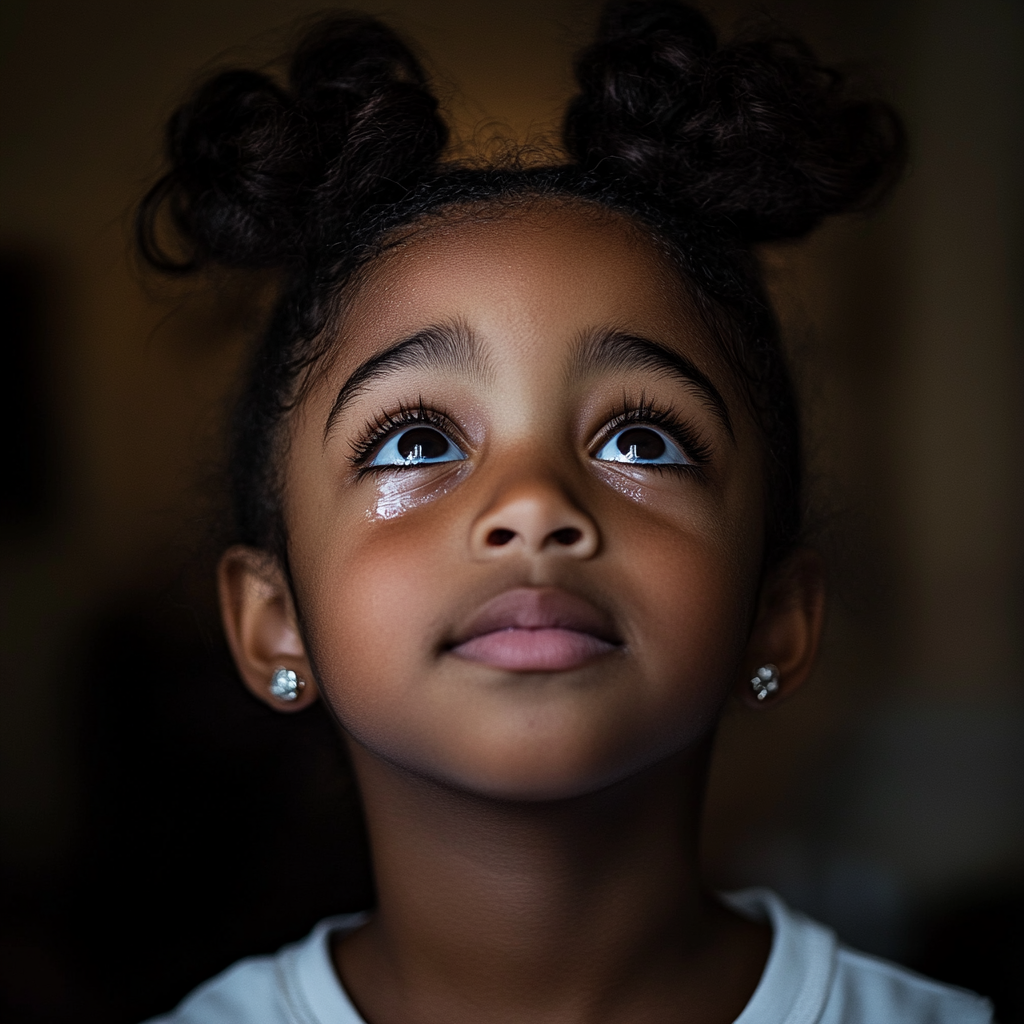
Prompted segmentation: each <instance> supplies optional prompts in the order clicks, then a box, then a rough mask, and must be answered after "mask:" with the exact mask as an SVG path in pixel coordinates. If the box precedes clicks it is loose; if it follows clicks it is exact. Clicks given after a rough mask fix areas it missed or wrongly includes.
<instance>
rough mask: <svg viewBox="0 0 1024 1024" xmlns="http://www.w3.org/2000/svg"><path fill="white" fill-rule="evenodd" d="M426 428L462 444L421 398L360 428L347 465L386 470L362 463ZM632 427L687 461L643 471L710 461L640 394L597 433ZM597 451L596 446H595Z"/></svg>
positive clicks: (707, 447)
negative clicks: (660, 438)
mask: <svg viewBox="0 0 1024 1024" xmlns="http://www.w3.org/2000/svg"><path fill="white" fill-rule="evenodd" d="M424 423H425V424H426V425H427V426H430V427H435V428H436V429H437V430H440V431H441V432H442V433H444V434H447V435H448V436H449V437H451V438H452V440H454V441H455V442H456V443H457V444H460V445H461V444H462V433H461V431H460V430H459V429H458V427H457V426H456V425H455V423H454V421H453V420H452V418H451V416H449V415H448V414H447V413H445V412H443V411H441V410H438V409H431V408H429V407H428V406H425V405H424V404H423V399H422V398H421V399H420V401H419V404H418V405H414V406H410V405H399V407H398V409H397V410H396V411H395V412H387V411H381V413H380V414H379V415H378V416H377V417H376V418H375V419H373V420H368V421H367V423H366V426H365V427H364V428H363V436H362V437H361V438H359V439H358V440H355V441H352V442H351V447H352V455H351V456H350V461H351V463H352V465H353V466H355V467H356V468H357V469H359V470H360V473H369V472H372V471H373V470H374V469H388V468H390V467H387V466H367V465H366V463H367V462H368V461H369V460H370V458H371V457H372V456H373V454H374V452H376V450H377V448H378V447H379V446H380V445H381V444H382V443H383V442H384V441H385V440H386V439H387V438H388V437H389V436H390V435H391V434H393V433H394V432H395V431H396V430H401V429H402V428H404V427H408V426H411V425H414V424H424ZM631 423H635V424H637V425H641V426H647V427H657V428H658V429H660V430H662V431H664V432H665V433H666V434H667V435H668V436H669V437H670V438H672V440H673V441H675V442H676V444H678V445H679V447H680V448H682V450H683V453H684V454H685V455H686V457H687V458H688V459H690V461H691V464H690V465H678V464H669V465H660V466H659V465H651V466H645V467H644V468H645V469H656V470H658V471H659V472H663V471H665V470H676V471H682V472H690V473H693V472H700V471H701V470H702V469H703V467H704V466H706V465H707V464H708V463H709V462H710V461H711V455H712V447H711V444H710V442H709V441H708V440H707V439H706V438H704V437H702V436H701V435H700V433H699V432H698V431H697V430H696V429H695V428H694V427H693V426H692V425H691V424H689V423H687V422H686V421H684V420H682V419H681V418H680V417H679V415H678V414H677V413H676V412H675V410H673V409H672V408H668V409H661V408H658V407H657V406H655V405H654V404H653V403H652V402H648V401H647V400H646V399H645V397H644V395H643V393H642V392H641V394H640V400H639V401H638V402H634V401H632V400H631V399H629V398H628V397H626V396H623V399H622V407H621V408H620V410H619V411H618V412H617V413H615V414H614V415H613V416H612V417H611V418H610V419H609V420H608V422H607V423H606V424H605V427H604V429H603V430H602V431H601V437H602V442H601V443H604V442H605V441H607V440H608V439H609V438H611V437H613V436H614V435H615V434H616V433H617V432H618V431H620V430H621V429H622V428H623V427H624V426H628V425H629V424H631ZM598 447H599V446H598Z"/></svg>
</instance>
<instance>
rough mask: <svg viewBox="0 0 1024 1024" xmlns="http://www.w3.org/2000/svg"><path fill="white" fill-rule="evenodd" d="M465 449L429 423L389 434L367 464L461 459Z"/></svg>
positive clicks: (414, 463) (383, 464) (418, 464)
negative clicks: (425, 425) (427, 425)
mask: <svg viewBox="0 0 1024 1024" xmlns="http://www.w3.org/2000/svg"><path fill="white" fill-rule="evenodd" d="M465 458H466V453H465V452H463V451H462V449H461V448H459V446H458V445H457V444H455V442H454V441H452V440H451V439H449V438H447V437H445V435H444V434H442V433H441V431H440V430H435V429H434V428H433V427H408V428H407V429H405V430H402V431H399V432H398V433H397V434H393V435H392V436H391V437H390V438H388V440H387V441H385V442H384V444H383V445H382V446H381V448H380V450H379V451H378V452H377V454H376V455H374V457H373V458H372V459H371V460H370V461H369V462H368V463H367V465H368V466H425V465H431V464H433V463H437V462H461V461H462V460H463V459H465Z"/></svg>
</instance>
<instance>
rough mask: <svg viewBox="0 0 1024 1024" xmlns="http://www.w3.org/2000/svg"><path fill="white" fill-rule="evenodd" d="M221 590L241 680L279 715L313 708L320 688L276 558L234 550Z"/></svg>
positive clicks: (220, 577)
mask: <svg viewBox="0 0 1024 1024" xmlns="http://www.w3.org/2000/svg"><path fill="white" fill-rule="evenodd" d="M217 585H218V592H219V595H220V610H221V618H222V620H223V622H224V632H225V633H226V634H227V639H228V646H229V647H230V648H231V653H232V655H233V656H234V659H235V664H236V665H237V667H238V672H239V674H240V675H241V677H242V681H243V682H244V683H245V685H246V686H247V687H248V688H249V690H250V691H251V692H252V693H253V694H254V695H255V696H257V697H258V698H259V699H260V700H262V701H263V702H264V703H266V704H269V705H270V706H271V707H273V708H275V709H276V710H278V711H299V710H301V709H302V708H305V707H308V706H309V705H310V704H311V703H313V701H315V700H316V698H317V688H316V683H315V682H314V680H313V674H312V672H311V671H310V666H309V660H308V658H307V657H306V650H305V645H304V644H303V642H302V635H301V633H300V631H299V626H298V618H297V616H296V613H295V604H294V601H293V600H292V595H291V589H290V588H289V586H288V581H287V579H286V578H285V574H284V572H283V571H282V570H281V567H280V566H279V565H278V563H277V561H276V559H274V558H273V557H272V556H271V555H269V554H268V553H267V552H265V551H260V550H258V549H256V548H251V547H246V546H244V545H236V546H235V547H232V548H229V549H228V550H227V551H225V552H224V554H223V555H222V556H221V560H220V564H219V565H218V567H217ZM286 684H288V685H286Z"/></svg>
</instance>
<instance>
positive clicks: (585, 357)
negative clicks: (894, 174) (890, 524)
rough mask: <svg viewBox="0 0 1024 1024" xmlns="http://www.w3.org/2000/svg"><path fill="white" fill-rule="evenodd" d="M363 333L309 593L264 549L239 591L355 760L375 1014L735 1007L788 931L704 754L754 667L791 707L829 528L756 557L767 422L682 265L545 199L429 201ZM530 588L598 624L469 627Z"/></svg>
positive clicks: (344, 339)
mask: <svg viewBox="0 0 1024 1024" xmlns="http://www.w3.org/2000/svg"><path fill="white" fill-rule="evenodd" d="M425 331H426V332H427V334H428V335H429V336H430V337H431V338H433V339H434V341H432V342H428V343H426V344H420V343H419V342H414V343H412V344H411V346H407V347H406V348H405V349H404V351H405V352H406V353H410V352H415V358H409V359H397V360H396V359H391V360H390V361H389V360H387V359H385V360H384V361H383V362H384V364H385V365H383V368H382V367H381V364H380V363H378V364H376V366H377V369H378V370H379V371H380V372H377V373H376V374H374V373H371V374H369V376H367V374H366V373H365V372H364V373H363V375H362V377H361V380H362V383H361V385H360V386H358V387H356V386H350V387H349V388H347V389H345V388H344V385H345V382H346V381H348V380H349V379H350V377H351V375H352V374H353V373H354V372H355V371H356V370H357V369H358V368H360V367H365V366H366V365H367V361H368V360H371V359H373V358H374V357H377V356H380V355H381V354H382V353H386V352H388V351H390V350H392V349H393V348H394V347H395V346H396V345H398V344H401V343H402V342H403V341H406V342H407V341H408V340H409V339H410V338H417V337H419V338H422V337H423V336H424V332H425ZM431 331H432V332H433V333H431ZM338 332H339V337H338V343H337V345H336V346H335V348H334V350H333V352H332V356H331V361H330V364H329V365H328V366H326V367H325V368H324V372H323V373H322V375H320V376H319V377H318V378H317V382H316V384H315V386H313V387H312V388H311V390H310V392H309V394H308V396H307V397H306V398H305V399H304V401H303V402H302V403H301V404H300V405H299V407H298V408H297V409H296V411H295V412H294V414H293V415H292V418H291V420H290V422H289V424H288V445H287V453H286V456H285V462H284V505H285V520H286V524H287V529H288V537H289V558H290V562H291V571H292V580H293V584H294V593H293V592H292V590H290V589H289V587H288V585H287V582H286V581H285V578H284V576H283V574H282V572H281V570H280V568H279V567H278V566H277V565H276V564H275V563H274V561H273V560H272V559H270V558H269V557H268V556H267V555H265V554H264V553H261V552H258V551H254V550H252V549H249V548H245V547H236V548H232V549H231V550H229V551H228V552H227V553H226V554H225V556H224V558H223V560H222V563H221V567H220V591H221V600H222V607H223V611H224V621H225V624H226V628H227V633H228V638H229V642H230V644H231V647H232V650H233V652H234V655H235V659H236V662H237V664H238V666H239V669H240V671H241V673H242V676H243V678H244V680H245V681H246V683H247V685H248V686H249V687H250V688H251V689H252V690H253V692H254V693H256V694H257V695H258V696H260V697H261V698H262V699H264V700H267V701H268V702H269V703H272V704H273V703H274V701H273V698H272V697H271V696H270V695H269V682H270V678H271V675H272V673H273V671H274V669H275V668H276V667H278V666H285V667H288V668H292V669H294V670H295V671H296V672H297V673H298V674H299V675H300V676H301V677H302V678H303V679H305V680H306V681H307V682H306V686H305V688H304V689H303V691H302V692H301V695H300V697H299V699H298V700H297V701H295V702H294V704H292V705H290V706H289V710H291V709H299V708H301V707H304V706H306V705H307V704H308V703H309V702H310V701H312V700H315V699H316V698H317V696H318V695H319V696H322V697H323V698H324V699H326V700H327V701H328V703H329V705H330V707H331V709H332V712H333V714H334V715H335V717H336V719H337V720H338V722H339V724H340V726H341V728H342V731H343V734H344V736H345V738H346V741H347V743H348V745H349V748H350V750H351V753H352V759H353V763H354V765H355V770H356V773H357V776H358V779H359V784H360V787H361V790H362V795H363V800H364V804H365V807H366V815H367V821H368V825H369V830H370V837H371V843H372V849H373V858H374V866H375V871H376V878H377V884H378V891H379V899H380V902H379V907H378V908H377V910H376V911H375V912H374V914H373V915H372V917H371V919H370V921H369V923H368V924H367V925H366V926H364V927H363V928H361V929H359V930H357V931H356V932H354V933H353V934H351V935H349V936H347V937H345V938H344V939H342V940H341V941H339V942H337V944H336V946H335V949H334V958H335V964H336V967H337V970H338V973H339V976H340V977H341V979H342V980H343V983H344V985H345V988H346V990H347V991H348V993H349V994H350V996H351V998H352V1000H353V1002H354V1003H355V1004H356V1005H357V1007H358V1008H359V1010H360V1012H361V1013H362V1014H363V1016H364V1017H365V1018H366V1020H367V1021H369V1022H372V1024H427V1022H442V1021H443V1022H445V1024H459V1022H462V1021H466V1022H470V1021H472V1022H474V1024H480V1022H483V1021H487V1022H492V1021H493V1022H506V1021H508V1022H511V1021H524V1020H530V1021H540V1022H552V1024H554V1022H558V1024H584V1022H586V1024H613V1022H615V1024H617V1022H622V1024H626V1022H629V1024H637V1022H641V1021H652V1022H653V1021H682V1020H685V1021H692V1022H694V1024H725V1022H727V1021H732V1020H734V1019H735V1018H736V1016H737V1015H738V1014H739V1013H740V1012H741V1010H742V1009H743V1007H744V1005H745V1004H746V1002H747V1001H748V1000H749V998H750V995H751V994H752V992H753V990H754V988H755V987H756V985H757V981H758V979H759V977H760V974H761V972H762V970H763V968H764V964H765V960H766V958H767V954H768V950H769V947H770V941H771V938H770V933H769V930H768V928H767V926H765V925H762V924H756V923H751V922H749V921H746V920H744V919H743V918H741V917H739V916H738V915H736V914H734V913H733V912H731V911H730V910H728V909H726V908H725V907H723V906H722V904H721V903H720V902H719V901H718V900H716V899H715V897H714V895H713V894H712V893H710V892H709V891H708V890H707V889H706V888H705V886H704V885H703V883H702V881H701V879H700V873H699V865H698V852H697V837H698V826H699V817H700V809H701V794H702V793H703V790H704V785H705V780H706V773H707V764H708V754H709V750H710V746H711V742H712V738H713V733H714V729H715V725H716V722H717V720H718V718H719V716H720V713H721V710H722V708H723V706H724V704H725V703H726V701H727V700H728V699H730V697H738V698H739V699H740V700H743V701H745V702H747V703H748V704H751V705H752V706H755V707H757V706H763V705H758V703H757V701H756V700H755V699H754V695H753V692H752V690H751V688H750V684H749V679H750V677H751V676H752V675H753V673H754V671H755V670H756V669H757V667H758V666H760V665H763V664H765V663H769V662H770V663H773V664H775V665H776V666H778V668H779V670H780V674H781V679H782V690H781V692H780V693H779V694H777V695H775V696H774V697H773V698H772V700H771V701H770V702H768V703H773V702H775V701H777V700H778V699H780V698H782V697H784V696H785V695H786V694H788V693H790V692H792V691H793V690H794V689H796V688H797V687H798V686H799V685H800V684H801V683H802V682H803V680H804V679H805V678H806V676H807V674H808V673H809V671H810V669H811V666H812V663H813V661H814V656H815V653H816V649H817V645H818V639H819V635H820V632H821V625H822V616H823V606H824V589H823V582H822V573H821V568H820V563H819V561H818V559H817V558H816V556H815V555H813V554H812V553H810V552H806V551H799V552H796V553H795V554H793V555H792V556H791V557H790V558H789V559H788V560H786V562H785V563H784V564H782V565H781V566H778V567H776V568H775V569H773V571H772V572H771V573H770V574H769V575H768V576H767V577H764V576H763V574H762V566H761V562H762V547H763V527H762V524H763V522H764V518H765V509H764V505H763V502H764V497H763V480H764V472H763V465H762V459H763V454H762V448H761V442H760V439H759V435H758V433H757V430H756V427H755V425H754V423H753V422H752V420H751V419H750V417H749V414H748V413H747V411H746V409H745V405H744V402H743V400H742V397H741V395H740V393H739V390H738V388H737V386H736V384H735V382H734V381H733V379H732V376H731V374H730V371H729V369H728V367H727V366H726V365H725V364H724V362H723V361H722V360H721V359H720V358H719V357H718V356H717V354H716V350H715V347H714V345H713V343H712V341H711V340H710V339H709V338H708V336H707V334H706V332H705V331H704V329H703V328H702V327H701V325H700V322H699V320H698V319H697V317H696V316H695V313H694V309H693V305H692V301H691V299H690V297H689V295H688V293H687V291H686V289H685V287H684V286H683V285H682V284H681V282H680V280H679V278H678V276H677V275H676V273H675V272H674V271H673V270H672V269H671V268H670V267H668V266H667V265H666V264H665V261H664V258H663V257H662V256H661V255H660V254H659V253H658V252H657V250H656V249H655V247H654V246H653V245H652V244H651V243H650V242H649V241H648V240H647V239H646V238H645V237H644V236H643V235H642V233H640V232H639V231H638V230H636V229H635V228H634V227H633V226H632V225H631V224H630V223H629V222H628V221H626V220H625V219H624V218H621V217H619V216H618V215H615V214H611V213H607V212H604V211H595V210H593V209H589V208H585V207H578V206H573V205H568V204H564V203H563V204H559V203H555V202H552V201H547V202H544V203H540V202H538V203H533V204H528V205H523V206H522V207H521V208H519V209H518V210H517V211H516V212H514V213H513V214H506V215H504V216H502V217H500V218H497V219H484V218H480V217H475V218H474V217H470V216H465V217H461V218H455V219H448V220H446V221H439V222H437V223H434V224H431V225H427V226H425V227H424V229H423V230H421V231H418V232H417V233H416V234H415V235H414V236H412V237H411V238H410V239H409V240H407V241H406V242H405V243H403V244H402V245H400V246H398V247H397V248H396V249H394V250H392V251H391V252H390V253H389V254H388V255H386V256H385V257H382V258H380V259H378V260H377V262H376V263H375V264H374V265H373V266H372V267H371V268H369V270H368V272H367V273H366V274H364V275H363V277H362V279H361V281H360V283H359V285H358V287H357V288H356V289H355V290H354V291H353V293H352V297H351V301H350V304H349V306H348V308H347V310H346V313H345V316H344V319H343V322H342V323H341V325H340V328H339V329H338ZM438 336H442V337H443V339H444V341H443V343H441V344H439V343H437V341H436V339H437V337H438ZM623 339H626V340H625V341H624V340H623ZM629 339H633V340H632V341H630V340H629ZM635 339H642V341H641V342H640V343H637V342H636V340H635ZM644 343H649V344H650V345H653V346H654V348H653V349H650V348H648V349H644V348H643V344H644ZM655 350H657V351H660V352H662V353H665V352H667V353H669V354H670V356H672V357H674V358H675V360H676V361H675V362H673V361H672V359H668V360H666V359H661V361H660V362H659V360H658V359H657V358H655V359H650V358H646V357H644V356H643V353H644V352H646V353H648V354H649V353H650V352H651V351H655ZM624 353H625V354H624ZM638 353H639V356H638ZM339 392H340V393H341V396H342V399H344V400H340V399H339ZM403 408H404V409H405V410H407V411H406V412H405V413H403V412H402V411H401V410H402V409H403ZM410 409H411V410H413V412H412V413H409V412H408V410H410ZM332 410H334V415H332ZM424 410H427V412H424ZM382 413H385V414H387V416H389V417H390V420H387V419H386V418H385V419H384V422H381V423H378V426H377V428H376V429H375V430H370V431H369V433H368V431H367V424H368V422H369V423H373V422H374V421H375V420H377V421H379V420H381V419H382V416H381V414H382ZM427 415H429V416H431V417H433V418H432V419H427V420H424V419H423V417H424V416H427ZM402 416H406V417H407V418H408V417H410V416H411V417H412V420H411V421H409V422H397V423H396V420H400V419H401V417H402ZM414 429H421V430H426V431H427V433H425V434H422V433H421V434H418V435H417V434H411V433H407V432H408V431H411V430H414ZM629 429H632V430H640V431H647V433H641V434H629V435H626V434H623V431H624V430H629ZM430 431H434V432H435V433H436V434H438V435H440V437H441V440H438V438H437V437H433V436H432V435H431V434H430V433H429V432H430ZM403 436H404V437H405V441H404V442H403V441H402V438H403ZM396 438H397V439H398V441H397V442H395V439H396ZM413 441H417V442H422V444H421V446H420V448H414V447H413ZM389 442H392V443H390V447H389ZM632 442H636V443H635V444H633V447H630V444H631V443H632ZM396 443H397V444H398V445H399V447H396ZM402 444H404V448H402V447H401V445H402ZM659 446H660V447H659ZM442 448H445V449H446V450H445V454H443V455H440V456H437V458H436V459H434V460H433V461H431V460H430V458H421V456H423V453H426V455H427V456H428V457H429V456H431V453H437V452H440V451H441V449H442ZM396 452H398V453H399V454H398V455H396V454H395V453H396ZM410 453H411V454H410ZM648 456H651V457H652V458H654V457H655V456H656V459H657V460H660V461H650V460H649V459H648V460H647V461H645V458H647V457H648ZM417 460H419V461H417ZM508 595H512V596H511V597H510V598H509V600H510V601H512V602H513V604H514V605H515V607H516V608H518V609H520V611H519V612H517V613H516V614H522V608H523V607H527V608H528V609H530V608H533V605H532V604H531V603H530V602H535V603H536V602H539V604H538V605H537V606H538V607H541V605H543V607H544V608H549V610H550V608H555V609H556V611H557V609H562V610H563V611H564V609H566V608H568V609H570V611H571V612H572V614H571V615H569V619H571V623H570V625H571V629H569V630H568V631H567V630H564V629H562V626H563V625H564V623H563V622H562V621H561V620H559V622H556V623H554V625H555V626H556V627H558V628H553V629H551V630H549V631H548V632H546V633H545V632H538V631H534V630H533V626H535V625H536V624H537V623H534V622H533V620H532V619H531V620H530V622H529V623H526V624H525V625H524V623H523V622H520V621H519V620H516V622H514V623H511V624H510V623H507V622H505V620H504V619H501V617H500V615H499V616H498V620H500V622H498V628H499V629H501V630H503V632H500V634H499V633H498V632H497V631H495V632H494V633H486V634H485V635H484V637H483V639H480V637H476V639H474V636H475V634H474V630H475V629H476V630H479V629H480V628H483V627H481V626H480V621H481V619H480V616H481V615H482V614H484V613H482V612H481V609H485V611H486V609H488V608H492V607H498V608H499V609H500V608H504V607H505V606H504V605H503V604H501V602H504V601H505V600H506V598H507V597H508ZM535 599H536V600H535ZM495 602H498V604H495ZM516 602H518V604H516ZM524 602H525V603H524ZM545 602H547V603H545ZM296 608H298V609H301V615H299V614H298V613H297V611H296ZM530 614H533V612H530ZM558 614H562V613H561V612H558ZM558 614H556V615H555V618H558ZM566 614H568V613H566ZM573 615H575V616H576V618H573ZM506 617H507V616H506ZM513 617H514V616H513ZM549 617H550V616H549ZM542 618H543V616H542ZM498 620H494V621H491V620H488V621H489V622H490V623H491V625H492V626H493V625H494V623H495V621H498ZM567 621H568V620H567ZM538 622H540V620H538ZM300 623H301V624H300ZM501 623H504V626H502V625H501ZM540 624H541V626H545V628H546V627H547V626H550V625H551V623H550V622H547V620H544V621H543V622H540ZM513 627H515V628H513ZM520 627H523V628H520ZM527 627H529V628H527ZM538 638H539V639H538ZM541 641H544V643H542V642H541ZM548 641H550V643H548ZM517 644H518V646H516V645H517ZM545 644H546V646H545ZM488 645H489V646H488ZM481 652H482V653H481ZM509 652H511V653H509ZM509 658H511V659H512V661H511V662H510V661H509V660H508V659H509ZM516 659H519V660H518V661H517V660H516ZM531 659H533V660H532V661H531ZM538 659H540V660H539V661H538ZM545 659H547V660H545ZM560 659H561V660H560ZM510 666H512V667H510ZM524 666H525V667H524ZM538 666H540V667H538Z"/></svg>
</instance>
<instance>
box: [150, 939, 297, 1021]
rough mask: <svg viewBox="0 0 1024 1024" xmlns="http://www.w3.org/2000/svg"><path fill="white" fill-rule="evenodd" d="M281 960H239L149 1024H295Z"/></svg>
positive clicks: (261, 958) (272, 958)
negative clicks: (282, 974)
mask: <svg viewBox="0 0 1024 1024" xmlns="http://www.w3.org/2000/svg"><path fill="white" fill-rule="evenodd" d="M279 958H280V954H279V955H278V956H256V957H248V958H246V959H245V960H239V961H238V963H236V964H234V965H233V966H231V967H229V968H228V969H227V970H226V971H222V972H221V973H220V974H218V975H217V976H216V977H215V978H211V979H210V980H209V981H207V982H205V983H204V984H202V985H200V986H199V988H197V989H195V990H194V991H193V992H192V993H190V994H189V995H188V996H186V997H185V999H184V1000H183V1001H182V1002H181V1003H180V1004H179V1005H178V1006H177V1008H175V1009H174V1010H172V1011H171V1012H170V1013H169V1014H167V1015H166V1016H163V1017H156V1018H154V1019H153V1020H151V1021H149V1022H148V1024H214V1022H215V1021H216V1022H217V1024H271V1022H273V1024H279V1022H280V1024H286V1022H287V1024H292V1022H293V1021H294V1020H295V1017H294V1015H293V1014H290V1013H289V1012H288V1007H287V1001H286V1000H287V996H286V987H285V985H283V984H282V981H283V979H282V978H281V969H280V968H281V965H280V963H279Z"/></svg>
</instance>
